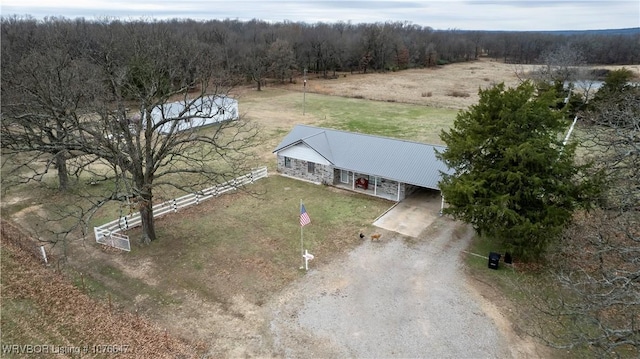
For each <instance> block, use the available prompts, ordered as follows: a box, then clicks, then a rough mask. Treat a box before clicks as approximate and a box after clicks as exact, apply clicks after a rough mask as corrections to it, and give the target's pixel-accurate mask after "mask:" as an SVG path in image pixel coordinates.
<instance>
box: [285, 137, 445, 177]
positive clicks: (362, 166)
mask: <svg viewBox="0 0 640 359" xmlns="http://www.w3.org/2000/svg"><path fill="white" fill-rule="evenodd" d="M301 143H304V144H306V145H307V146H309V147H311V148H312V149H313V150H315V151H316V152H318V153H319V154H320V155H321V156H323V157H324V158H326V159H327V160H328V161H329V162H331V163H332V164H333V166H334V167H336V168H340V169H344V170H349V171H353V172H357V173H362V174H368V175H372V176H378V177H384V178H387V179H391V180H395V181H399V182H403V183H408V184H412V185H416V186H420V187H426V188H432V189H439V187H438V182H439V181H440V179H441V175H440V171H442V172H445V173H453V171H452V170H450V169H449V168H448V167H447V165H446V164H444V162H442V161H440V160H439V159H438V158H436V151H439V152H443V151H444V150H445V149H446V147H445V146H437V145H429V144H426V143H420V142H413V141H406V140H399V139H394V138H389V137H381V136H373V135H364V134H359V133H354V132H346V131H338V130H331V129H327V128H321V127H313V126H306V125H296V126H295V127H294V128H293V130H291V132H289V134H287V136H285V138H284V139H283V140H282V142H280V144H279V145H278V146H277V147H276V149H275V150H274V151H273V152H274V153H277V152H278V151H281V150H283V149H286V148H288V147H291V146H296V145H299V144H301Z"/></svg>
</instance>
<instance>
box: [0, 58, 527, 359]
mask: <svg viewBox="0 0 640 359" xmlns="http://www.w3.org/2000/svg"><path fill="white" fill-rule="evenodd" d="M513 73H514V71H513V68H512V66H511V65H505V64H501V63H498V62H492V61H488V60H487V61H480V62H474V63H466V64H454V65H450V66H446V67H444V68H440V69H425V70H410V71H404V72H397V73H387V74H370V75H366V76H364V75H347V76H346V77H344V76H343V77H340V78H338V79H335V80H322V79H314V78H311V79H310V80H309V85H308V86H309V92H308V93H306V95H304V94H303V92H301V91H300V90H301V89H300V86H299V85H297V86H296V85H285V86H281V87H267V88H266V89H265V90H264V91H262V92H256V91H254V90H252V89H239V91H238V95H239V102H240V112H241V113H243V114H245V116H246V117H247V118H248V119H250V120H253V121H255V122H257V123H258V125H259V126H260V127H261V129H262V132H261V142H260V143H259V144H257V145H256V147H255V153H256V165H265V164H266V165H268V167H269V168H270V170H271V171H273V169H274V168H275V159H274V156H273V154H272V153H271V151H272V150H273V148H275V146H276V145H277V143H278V142H279V141H280V140H281V138H282V137H283V136H284V135H285V134H286V133H287V132H288V131H289V130H290V129H291V128H292V127H293V126H294V125H295V124H297V123H305V124H311V125H317V126H326V127H332V128H338V129H345V130H350V131H359V132H364V133H370V134H377V135H388V136H393V137H399V138H406V139H411V140H418V141H424V142H430V143H440V140H439V137H438V134H439V132H440V131H441V130H442V129H447V128H449V126H451V125H452V122H453V119H454V118H455V115H456V112H457V111H458V110H459V109H463V108H466V107H467V106H469V105H471V104H473V103H474V102H475V101H477V89H478V88H479V87H484V86H489V85H490V84H491V83H497V82H502V81H504V82H506V83H507V84H514V83H515V81H516V80H517V79H516V78H515V75H513ZM429 93H431V95H429ZM423 94H424V96H423ZM453 94H457V96H453ZM463 94H468V96H463ZM458 95H460V96H458ZM303 98H304V102H303ZM371 100H375V101H371ZM303 110H304V114H303ZM251 190H252V192H255V193H244V192H240V193H236V194H231V195H224V196H222V197H220V198H217V199H213V200H211V201H210V202H205V203H203V204H201V205H199V206H197V207H192V208H190V209H187V210H185V211H183V212H180V213H178V214H176V215H169V216H166V217H163V218H162V219H159V220H158V221H157V231H158V235H159V239H158V241H156V242H154V243H152V244H151V245H149V246H140V245H137V244H134V246H133V250H132V252H131V253H128V254H126V253H121V252H118V251H117V250H112V249H105V248H102V247H101V246H99V245H96V244H95V243H94V241H93V238H91V237H90V238H88V239H86V240H85V241H82V240H77V241H74V242H72V243H69V245H68V246H67V251H68V253H69V258H68V261H66V262H62V261H61V262H60V266H61V270H62V271H63V273H64V275H65V276H66V277H67V278H68V279H69V280H70V281H71V282H72V283H73V284H74V286H75V290H76V291H80V292H81V293H83V295H84V294H87V295H88V296H89V297H91V298H93V299H95V300H97V302H98V303H101V304H100V305H105V303H107V302H108V301H112V305H113V306H114V308H115V310H118V311H122V312H125V313H127V312H128V313H139V315H140V316H141V317H142V318H144V319H145V320H148V321H149V322H151V323H154V325H156V326H158V327H159V328H160V329H159V330H160V331H162V329H163V328H166V330H167V331H168V333H169V334H168V335H170V338H172V340H174V339H175V340H176V342H177V343H184V342H185V341H186V342H188V343H190V346H188V348H187V349H185V350H186V352H187V353H193V352H192V351H190V350H195V349H193V348H196V349H197V350H198V352H199V354H201V355H209V356H210V357H238V356H262V357H272V356H286V355H283V353H282V352H280V351H273V349H272V347H273V344H274V341H275V340H274V338H273V337H271V335H272V334H270V333H271V332H270V322H269V320H268V319H267V318H269V317H268V316H265V310H266V309H265V308H267V307H268V306H269V305H270V304H272V303H273V301H277V300H278V295H280V293H282V292H283V291H284V292H285V293H289V292H288V291H287V288H290V287H289V286H290V285H292V283H300V282H303V281H304V279H305V277H304V273H303V272H301V271H300V270H299V266H300V264H301V260H300V227H299V224H298V214H299V212H298V210H299V209H298V208H299V207H298V206H299V202H300V200H304V202H305V205H306V208H307V210H308V212H309V214H310V216H311V219H312V225H310V226H307V227H305V230H304V239H305V244H306V245H305V247H306V248H308V249H309V250H310V252H311V253H313V254H314V255H315V256H316V259H314V260H313V261H312V262H311V265H312V266H313V267H314V268H326V267H328V266H330V265H331V263H333V260H334V259H336V258H337V259H341V260H344V258H345V256H348V253H349V252H350V251H351V250H353V249H354V248H357V247H358V248H359V246H360V244H361V243H362V242H361V240H360V239H359V238H358V236H357V234H358V233H359V232H360V231H363V232H365V233H371V232H372V231H373V230H374V229H373V228H372V227H371V223H372V222H373V220H374V219H375V218H376V217H377V216H379V215H380V214H382V213H383V212H384V211H385V210H386V209H387V208H388V207H389V206H391V205H392V203H391V202H387V201H384V200H379V199H373V198H371V197H365V196H362V195H358V194H354V193H350V192H344V191H341V190H336V189H333V188H329V187H324V186H317V185H312V184H309V183H304V182H299V181H295V180H291V179H287V178H283V177H280V176H277V175H272V176H271V177H270V178H268V179H264V180H260V181H258V182H257V183H256V184H255V186H254V187H252V188H251ZM54 193H55V191H53V190H45V189H33V188H30V187H23V188H22V189H19V190H14V191H11V192H9V193H8V194H7V195H4V197H3V200H2V206H3V207H2V212H3V218H8V219H11V220H13V221H15V222H17V223H19V224H21V225H22V226H24V227H25V228H27V229H34V228H35V227H36V224H37V223H39V220H38V215H39V214H44V212H46V211H47V210H48V209H50V208H52V205H53V203H57V204H58V205H63V206H64V205H65V204H68V205H70V204H71V203H68V202H65V201H69V200H68V199H66V198H65V197H64V196H62V195H56V194H54ZM113 213H115V212H113ZM102 216H103V217H102V218H105V219H106V218H107V217H108V216H107V215H105V214H104V213H103V214H102ZM446 223H447V222H446V221H444V220H442V221H436V226H446V225H447V224H446ZM448 229H449V230H451V231H453V230H454V229H455V228H454V227H450V228H448ZM440 230H443V231H445V232H447V228H445V229H443V228H442V227H440ZM137 231H138V230H133V231H130V233H129V234H130V235H131V238H132V240H134V241H135V238H137V237H138V232H137ZM430 233H431V232H428V233H426V234H425V235H426V236H427V237H425V238H427V239H428V238H429V237H428V236H429V235H431V234H430ZM447 233H449V232H447ZM385 237H387V236H385ZM388 237H391V235H389V236H388ZM459 237H461V238H462V237H464V238H467V239H468V236H459ZM394 238H395V240H396V241H398V242H399V243H403V244H405V243H406V244H408V245H414V244H415V242H416V240H414V239H407V238H403V236H394ZM443 238H445V237H443ZM389 243H391V241H390V242H389ZM393 243H395V242H393ZM458 244H459V245H462V244H463V243H462V242H458ZM384 245H386V243H385V244H384ZM393 245H395V244H393ZM446 245H447V244H446V243H444V242H443V246H446ZM61 248H62V246H57V247H56V248H55V251H57V250H59V249H61ZM436 249H438V248H436ZM430 250H431V249H430ZM372 253H375V249H374V251H372ZM447 253H448V254H449V252H447ZM3 255H4V254H3ZM58 258H60V257H58ZM412 258H413V257H412ZM385 263H387V262H385ZM474 263H475V264H473V265H477V267H478V268H480V267H482V265H483V261H482V260H479V261H476V262H474ZM3 265H5V263H4V259H3ZM6 265H7V266H5V267H3V275H2V279H3V309H2V314H3V339H2V340H3V342H2V343H3V344H5V340H7V339H8V340H11V342H12V343H24V341H25V340H35V339H42V340H45V339H49V338H47V337H44V338H34V337H38V336H41V335H42V334H40V333H41V332H40V331H38V330H36V329H37V327H36V326H38V325H39V324H38V323H39V322H37V321H33V327H30V323H29V322H28V321H26V322H21V323H20V327H19V329H15V328H14V327H12V326H11V325H9V326H5V323H7V322H6V321H5V320H8V321H9V323H10V322H11V318H12V317H14V318H15V317H20V316H22V315H23V312H24V308H25V307H24V306H23V304H24V303H25V302H26V303H27V304H28V301H29V300H40V299H39V297H34V298H32V299H28V298H27V299H25V298H23V297H13V296H11V297H7V296H5V293H7V291H6V289H5V287H4V285H5V279H7V278H13V277H7V276H6V275H5V273H14V272H12V271H13V270H14V268H21V267H18V266H17V265H14V264H13V262H11V260H9V261H7V263H6ZM55 265H57V264H55ZM363 265H368V264H367V263H364V264H363ZM382 269H385V268H382ZM5 271H6V272H5ZM381 272H385V271H383V270H381ZM494 274H495V273H492V274H491V275H494ZM12 275H14V274H12ZM24 281H26V280H24ZM481 286H482V285H481ZM493 289H494V287H490V288H489V292H492V293H493ZM9 293H11V292H9ZM58 294H59V293H58ZM73 295H77V292H73ZM482 295H484V294H483V293H482ZM489 298H490V299H491V300H496V301H503V300H504V298H498V297H496V296H489ZM61 300H64V297H62V299H61ZM478 300H479V301H480V302H481V299H478ZM483 303H484V304H483V305H486V303H485V302H483ZM6 304H8V305H6ZM508 304H509V303H507V302H501V303H500V305H501V306H502V307H506V306H508ZM52 305H56V304H55V303H54V304H52ZM503 305H504V306H503ZM42 310H43V311H46V309H42ZM487 311H488V310H487ZM496 312H497V311H496V309H495V308H494V309H493V314H491V313H489V314H486V315H488V316H489V317H490V318H492V319H493V320H494V321H498V320H497V319H495V318H494V317H492V316H491V315H494V316H496V317H502V326H501V330H502V331H504V332H507V333H511V337H509V340H510V342H509V343H510V345H513V346H514V347H518V348H522V346H521V345H520V344H521V338H518V337H517V335H514V334H513V332H512V330H511V325H510V323H509V322H508V320H505V319H504V314H503V313H501V312H498V314H496ZM482 315H485V314H482ZM63 325H68V324H66V323H63ZM62 328H64V326H63V327H62ZM60 330H63V329H60ZM29 333H35V334H33V337H31V336H29ZM63 334H64V333H63ZM74 335H76V334H75V332H73V331H70V332H69V333H67V335H66V336H65V335H61V336H60V337H55V338H52V340H53V339H55V341H56V342H63V343H64V341H65V340H66V341H67V342H68V341H69V340H70V338H73V336H74ZM82 340H83V341H91V340H95V339H94V338H93V337H88V338H86V339H82ZM114 340H115V339H114ZM291 344H292V345H293V344H295V343H291ZM297 344H298V345H300V346H304V345H305V343H297ZM527 345H528V346H532V344H530V343H527ZM527 345H525V347H526V346H527ZM518 350H520V349H518ZM521 350H522V351H520V353H524V354H526V353H527V349H526V348H524V349H521ZM531 352H535V351H529V353H531ZM524 354H523V357H526V355H524ZM530 355H531V356H530V357H535V355H533V354H530Z"/></svg>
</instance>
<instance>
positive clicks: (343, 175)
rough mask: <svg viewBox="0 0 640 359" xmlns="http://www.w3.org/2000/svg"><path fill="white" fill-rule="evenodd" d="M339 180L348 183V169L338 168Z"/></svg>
mask: <svg viewBox="0 0 640 359" xmlns="http://www.w3.org/2000/svg"><path fill="white" fill-rule="evenodd" d="M340 182H342V183H349V171H346V170H340Z"/></svg>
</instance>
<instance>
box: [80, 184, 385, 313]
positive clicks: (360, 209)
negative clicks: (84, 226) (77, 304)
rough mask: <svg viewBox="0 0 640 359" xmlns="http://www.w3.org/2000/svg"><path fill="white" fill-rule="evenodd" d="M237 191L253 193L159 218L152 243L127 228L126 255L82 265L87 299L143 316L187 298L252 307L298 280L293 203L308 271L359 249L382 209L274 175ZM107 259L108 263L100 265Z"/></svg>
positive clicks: (379, 203) (374, 202) (365, 199)
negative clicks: (240, 301) (302, 220)
mask: <svg viewBox="0 0 640 359" xmlns="http://www.w3.org/2000/svg"><path fill="white" fill-rule="evenodd" d="M247 189H248V190H250V191H252V192H257V193H258V194H252V193H246V192H238V193H233V194H225V195H222V196H221V197H218V198H214V199H211V200H208V201H205V202H203V203H201V204H199V205H197V206H194V207H190V208H188V209H185V210H183V211H181V212H178V213H177V214H169V215H165V216H163V217H160V218H159V219H157V220H156V231H157V234H158V240H156V241H155V242H153V243H152V244H151V245H149V246H141V245H139V244H137V243H136V242H135V241H136V239H137V238H138V237H139V236H140V229H135V230H131V231H129V233H128V234H129V235H130V236H131V240H132V242H133V243H132V244H133V245H132V251H131V252H130V253H129V254H123V253H118V252H113V253H112V254H111V253H110V254H106V255H102V254H101V255H98V256H95V257H94V258H92V259H89V260H86V261H85V263H84V264H83V267H84V268H85V271H88V272H87V273H85V274H84V276H85V286H86V285H87V284H86V283H90V287H91V290H92V291H93V292H94V294H95V295H96V296H99V297H104V296H105V293H107V292H109V293H113V296H114V299H117V300H118V301H120V302H121V303H122V304H123V305H125V306H127V305H128V304H127V303H133V302H137V305H138V306H139V307H141V308H155V309H153V310H165V309H166V308H165V307H166V306H171V305H173V304H180V303H181V299H180V297H181V295H182V294H184V293H187V292H195V293H198V294H199V295H202V296H203V297H204V298H210V299H213V300H216V301H218V302H221V303H227V302H230V301H231V299H232V298H233V297H234V296H237V295H242V296H243V297H244V298H245V299H247V300H249V301H250V302H252V303H255V304H257V305H261V304H262V303H263V302H264V301H266V300H267V299H268V298H269V296H270V293H273V292H274V291H277V290H279V289H281V288H283V287H284V286H286V285H287V284H288V283H289V282H290V281H291V280H293V279H295V278H297V277H298V276H300V275H301V274H302V271H300V270H299V267H300V266H301V264H302V257H301V243H300V237H301V233H300V232H301V231H300V224H299V206H300V200H303V201H304V204H305V207H306V209H307V212H308V213H309V216H310V217H311V224H310V225H307V226H305V227H304V228H303V230H304V247H305V249H308V250H309V252H310V253H313V254H314V255H315V259H314V260H313V261H312V262H310V265H311V266H314V265H318V264H321V263H326V262H328V261H330V260H331V259H332V258H333V257H334V256H336V255H340V254H341V253H344V252H345V251H348V250H349V249H351V248H353V247H355V246H356V245H358V244H359V243H361V241H362V240H361V239H360V238H359V236H358V234H359V233H360V231H363V232H364V233H369V232H371V231H372V229H371V228H370V226H371V223H372V222H373V220H374V219H375V218H376V217H377V216H379V215H380V214H381V213H383V212H384V211H385V210H386V209H388V208H389V207H390V206H391V205H392V202H389V201H386V200H382V199H376V198H373V197H369V196H365V195H361V194H357V193H353V192H348V191H342V190H337V189H334V188H330V187H325V186H321V185H314V184H310V183H306V182H301V181H297V180H293V179H289V178H286V177H281V176H277V175H272V176H270V177H268V178H264V179H261V180H259V181H257V182H256V183H254V184H253V185H252V186H251V187H250V188H247ZM91 246H93V247H97V245H95V244H91ZM108 257H111V261H114V262H115V264H114V263H111V264H109V263H108V262H105V261H104V259H105V258H108ZM141 268H144V270H143V271H142V272H141ZM76 284H77V285H79V284H80V283H79V282H78V280H77V274H76ZM170 293H174V294H175V295H173V296H172V295H171V294H170ZM141 294H142V295H141ZM149 314H152V313H149Z"/></svg>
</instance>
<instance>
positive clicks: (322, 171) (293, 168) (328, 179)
mask: <svg viewBox="0 0 640 359" xmlns="http://www.w3.org/2000/svg"><path fill="white" fill-rule="evenodd" d="M285 158H287V157H284V156H280V155H278V172H280V173H282V174H285V175H287V176H291V177H296V178H300V179H304V180H307V181H311V182H314V183H324V184H333V178H334V177H333V173H334V171H333V167H332V166H327V165H322V164H319V163H314V164H313V167H314V168H313V172H310V171H309V162H308V161H303V160H298V159H295V158H290V157H288V160H285ZM285 162H288V164H289V166H288V167H287V166H286V165H285Z"/></svg>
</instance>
